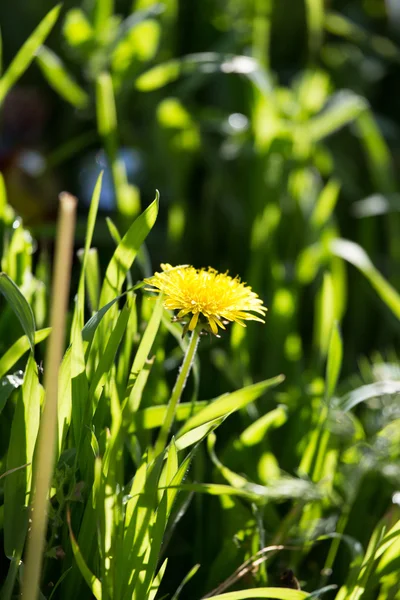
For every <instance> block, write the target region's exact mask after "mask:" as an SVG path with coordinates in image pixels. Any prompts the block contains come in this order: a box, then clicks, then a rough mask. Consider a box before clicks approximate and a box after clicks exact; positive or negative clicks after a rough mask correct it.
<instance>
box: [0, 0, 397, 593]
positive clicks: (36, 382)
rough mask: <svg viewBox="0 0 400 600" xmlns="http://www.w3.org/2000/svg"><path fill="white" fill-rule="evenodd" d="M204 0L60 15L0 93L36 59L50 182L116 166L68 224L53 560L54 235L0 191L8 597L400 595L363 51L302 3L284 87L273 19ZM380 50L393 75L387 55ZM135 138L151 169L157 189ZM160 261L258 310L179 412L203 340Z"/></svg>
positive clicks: (393, 310)
mask: <svg viewBox="0 0 400 600" xmlns="http://www.w3.org/2000/svg"><path fill="white" fill-rule="evenodd" d="M222 5H223V6H222ZM299 6H300V3H299ZM213 8H214V11H215V12H214V13H213V15H208V14H205V13H204V12H203V11H202V10H201V9H200V8H197V9H193V15H190V14H186V11H188V8H187V7H186V6H185V5H184V3H183V4H179V3H178V2H174V1H167V0H165V1H164V2H161V3H159V4H153V3H149V2H146V1H145V0H143V1H138V2H136V3H134V6H133V7H132V9H129V10H128V9H127V11H126V13H125V14H124V16H123V17H121V16H120V15H118V14H117V13H115V6H114V3H113V2H109V1H106V0H97V1H96V2H95V3H94V4H93V9H92V10H91V11H90V10H86V7H84V6H82V7H80V6H78V7H76V8H73V9H70V10H67V9H64V12H63V13H62V16H61V17H60V16H59V12H60V8H59V7H56V8H54V9H53V10H52V11H50V13H48V15H47V16H45V17H44V19H43V21H42V22H41V23H40V24H39V25H38V26H37V28H36V29H35V30H34V31H33V33H32V35H31V36H30V38H29V39H28V41H27V42H26V43H25V44H24V45H23V46H22V48H21V50H20V51H19V52H18V53H17V54H16V57H15V59H14V60H13V61H11V63H10V65H9V66H7V68H6V69H5V71H4V73H3V75H2V77H1V79H0V106H1V102H2V101H3V100H4V98H5V97H6V95H7V93H8V92H9V91H10V90H11V88H12V86H14V85H15V84H16V82H17V81H18V79H19V78H20V77H21V75H22V74H23V73H24V71H25V70H26V69H27V68H28V66H29V64H30V63H31V62H32V60H35V61H36V63H37V65H38V66H39V68H40V71H41V74H42V75H43V76H44V78H45V80H46V81H47V83H48V84H49V85H50V86H51V87H52V88H53V90H55V92H56V94H58V95H59V97H60V98H61V99H62V102H65V104H60V107H61V108H60V110H61V113H60V114H62V115H63V117H65V121H66V122H67V123H68V124H69V127H68V134H67V135H65V139H64V140H63V144H61V145H59V146H58V147H56V148H55V149H54V151H53V153H52V154H50V156H49V157H48V162H47V169H48V171H47V172H48V173H50V171H51V169H52V168H53V167H54V166H57V167H58V168H59V169H60V168H64V169H65V173H69V174H70V175H71V177H72V178H71V187H70V189H71V191H75V190H74V187H76V179H74V177H73V175H72V174H71V173H72V171H71V168H70V167H71V164H74V163H73V162H71V161H73V160H75V161H77V160H78V159H79V158H80V157H82V156H83V155H84V153H85V152H87V151H89V150H90V148H92V147H93V146H94V145H95V147H96V148H103V149H104V150H105V153H106V155H107V164H106V173H104V174H101V173H100V174H99V176H98V179H97V182H96V184H95V185H94V189H93V195H92V200H91V205H90V210H89V213H88V216H87V219H85V223H84V224H83V223H82V222H81V221H79V222H78V230H77V231H78V233H77V239H78V240H82V243H81V244H80V245H82V246H83V247H82V249H81V250H79V249H78V248H75V250H78V254H79V256H80V262H78V261H74V263H73V271H72V284H71V291H70V298H71V301H70V304H69V316H68V324H67V340H68V342H67V345H66V348H65V349H63V358H62V361H61V365H60V367H59V372H58V394H57V400H58V412H57V427H56V431H54V433H55V434H56V443H55V448H54V455H53V454H52V452H53V451H52V444H50V445H49V447H48V456H47V459H49V458H52V459H54V464H55V468H54V473H53V478H52V482H51V484H50V485H49V486H48V526H47V531H46V532H45V533H46V535H45V540H44V544H45V547H44V551H43V553H42V552H41V551H40V546H37V548H35V546H34V545H32V544H33V543H34V542H33V541H32V540H34V537H33V532H34V531H35V527H36V521H35V519H36V518H38V517H37V516H36V515H35V510H33V511H32V506H35V504H32V502H33V498H34V485H35V483H34V482H35V481H37V480H38V474H40V473H42V472H43V463H42V461H44V460H45V459H46V457H44V458H43V452H39V450H38V448H39V444H38V443H37V440H38V436H39V432H40V430H41V429H42V427H43V421H44V418H45V410H46V406H48V404H47V403H48V402H49V401H50V395H49V394H48V390H47V386H46V379H47V377H50V376H52V377H55V376H56V375H57V373H56V371H57V366H56V365H54V366H51V365H50V358H49V357H48V355H47V354H45V353H44V351H43V342H45V341H46V340H47V339H48V337H49V335H50V328H49V327H47V325H48V324H49V314H50V307H51V306H55V300H56V298H54V295H53V296H51V295H50V294H49V290H50V287H49V286H50V283H51V280H52V277H51V276H50V266H49V260H48V256H47V249H46V244H45V243H43V242H42V241H41V238H42V236H43V235H44V230H43V228H42V227H40V226H39V227H36V230H35V233H36V234H37V236H38V238H39V249H38V247H37V245H36V242H35V241H34V239H33V238H32V237H31V235H30V234H29V233H28V231H27V230H26V229H25V228H24V226H23V224H22V223H21V220H20V219H19V218H18V216H17V215H16V214H15V212H14V210H13V208H12V207H11V205H10V204H9V203H8V201H10V202H11V203H13V202H14V200H15V198H13V194H15V188H13V187H12V186H11V185H10V181H11V179H10V171H8V170H7V169H5V171H4V178H3V177H1V178H0V219H1V236H2V258H1V260H2V265H1V269H2V272H3V273H2V274H1V276H0V291H1V292H2V294H3V296H4V302H3V306H2V312H1V314H0V333H1V336H0V354H1V356H0V376H1V386H0V411H1V412H0V427H1V437H0V439H1V442H0V448H1V453H0V461H1V463H0V464H1V473H2V475H1V480H0V492H1V496H0V498H1V511H0V523H1V527H2V538H3V543H4V553H3V556H2V560H1V565H2V572H3V573H4V576H3V578H2V588H1V589H2V591H1V597H2V598H4V599H5V600H8V599H10V598H13V597H17V596H18V595H19V593H20V591H21V590H23V594H24V595H25V597H30V598H33V597H38V598H48V599H49V600H50V598H54V599H55V598H60V599H64V598H65V599H70V598H73V597H78V598H82V599H84V598H92V597H95V598H96V599H97V600H99V599H100V598H102V599H103V600H104V599H107V598H109V599H113V600H119V599H120V600H125V599H127V598H134V599H135V600H139V599H140V600H141V599H143V600H145V599H146V600H147V599H153V598H157V599H158V598H163V597H171V598H174V600H175V599H177V598H178V597H181V598H185V597H187V598H199V599H200V598H203V597H214V598H221V600H222V598H225V599H226V600H228V599H232V600H234V599H237V600H240V599H241V598H281V599H282V600H285V599H287V600H291V599H292V600H297V599H301V598H307V597H314V598H322V597H326V598H335V599H336V600H357V599H361V598H362V599H363V600H375V599H378V600H388V599H392V600H396V599H399V598H400V589H399V585H398V578H399V577H398V576H399V572H400V565H399V558H398V557H399V555H400V552H399V551H400V545H399V544H400V542H399V537H398V533H399V531H400V529H399V527H400V520H399V518H400V515H399V499H398V491H397V490H398V487H399V477H400V471H399V444H398V441H399V434H398V428H399V419H400V413H399V405H398V398H399V392H400V383H399V381H400V377H399V373H400V367H399V361H398V357H397V355H396V353H395V351H394V350H393V346H394V343H395V340H396V339H397V335H398V331H399V318H400V294H399V292H398V291H397V289H398V273H397V271H396V265H397V264H398V262H397V261H398V258H399V243H398V225H399V224H398V215H397V214H396V206H397V204H396V202H397V195H396V194H397V188H398V184H397V178H396V173H395V169H394V167H393V162H392V157H391V152H390V149H389V147H388V144H387V141H386V140H385V138H384V137H383V135H382V133H381V131H380V128H379V127H378V124H377V120H376V119H375V116H374V113H373V111H372V109H371V107H370V103H369V102H368V97H367V95H366V93H364V92H366V91H367V90H363V88H362V86H360V85H359V86H354V88H355V89H341V88H340V86H339V85H338V84H337V83H336V80H337V78H336V77H335V71H334V68H333V66H332V65H333V64H337V63H335V60H337V55H338V52H339V50H340V48H341V44H342V40H343V39H345V40H347V41H349V40H350V43H351V44H353V46H355V45H357V44H359V45H360V46H361V47H362V46H363V44H364V43H366V42H368V36H367V39H366V38H365V36H364V37H363V30H362V29H360V28H357V26H356V25H355V24H352V23H351V21H349V20H348V19H346V18H345V17H344V16H342V15H339V14H338V13H335V12H333V11H332V12H329V11H328V9H326V8H325V7H324V3H322V2H319V1H308V2H306V3H305V5H304V6H303V7H302V14H303V16H304V18H305V24H306V28H307V32H308V38H307V44H306V58H305V59H304V62H303V68H302V69H299V70H298V72H296V73H295V74H293V73H291V74H290V76H289V77H285V78H280V77H279V75H280V73H276V72H274V71H273V70H272V68H271V64H273V53H274V40H276V38H275V37H274V32H276V28H277V25H276V23H277V22H278V23H279V19H280V18H281V12H280V11H281V10H282V4H279V3H277V2H273V1H272V0H271V2H265V3H262V2H256V3H254V6H253V4H251V3H249V2H245V1H244V0H241V1H239V2H232V1H230V2H228V1H227V2H224V3H221V7H219V6H217V3H215V6H213ZM133 9H135V10H133ZM293 10H294V9H293ZM296 10H298V7H297V8H296ZM57 18H58V19H60V20H59V23H62V27H61V31H60V29H59V30H58V31H57V33H56V35H55V36H54V35H53V38H52V39H51V41H50V42H48V43H49V47H47V46H44V45H43V44H44V43H45V40H46V38H47V36H48V34H49V33H50V31H51V29H52V27H53V26H54V25H55V22H56V20H57ZM183 18H185V19H186V21H185V23H186V26H187V27H188V28H189V29H190V32H191V33H192V34H193V40H191V43H190V44H189V43H187V46H188V48H189V50H190V52H189V53H188V54H186V55H183V56H182V55H179V52H178V51H177V47H176V46H177V40H179V39H182V37H183V32H182V31H181V30H180V27H179V26H180V25H181V24H182V22H181V19H183ZM291 22H292V21H290V23H291ZM294 22H295V19H294V16H293V23H294ZM296 22H297V21H296ZM290 23H289V21H288V20H286V21H285V26H286V27H288V26H289V25H290ZM207 31H208V32H209V33H208V36H209V37H208V38H207V33H206V32H207ZM210 31H212V35H211V33H210ZM326 31H327V32H329V35H330V36H335V37H327V36H326ZM224 32H225V33H224ZM60 36H62V39H63V42H62V44H61V43H60V42H59V41H57V39H58V38H59V37H60ZM370 42H371V44H372V46H373V50H374V52H376V54H377V56H378V58H379V60H381V61H392V60H396V57H397V56H398V50H397V48H396V47H395V45H394V44H393V43H392V42H390V41H389V40H386V39H385V38H382V37H379V36H378V39H375V38H374V37H372V38H371V40H370ZM275 43H277V42H276V41H275ZM52 45H54V46H55V49H53V47H50V46H52ZM385 49H386V50H385ZM61 52H63V54H64V56H63V57H62V58H61V57H60V56H59V54H61ZM349 52H350V51H349ZM382 52H383V54H382ZM282 81H286V83H285V84H283V83H282ZM349 85H350V84H349ZM0 110H1V108H0ZM82 123H83V126H82ZM60 130H63V128H62V126H60ZM122 147H128V148H132V147H134V148H135V149H136V151H139V152H140V153H141V156H142V161H143V164H144V165H145V167H144V168H145V169H146V178H147V179H146V183H145V184H144V185H143V184H142V185H140V180H139V179H135V178H133V177H132V176H131V175H130V174H129V169H128V168H127V163H126V161H125V160H124V157H123V153H122V152H121V148H122ZM354 157H356V160H355V159H354ZM75 164H76V163H75ZM107 176H110V178H111V181H112V185H113V189H114V192H115V203H116V219H115V222H113V221H112V220H111V219H110V218H108V219H107V228H108V231H107V236H108V233H109V234H110V235H109V236H108V237H107V240H108V241H107V242H106V244H104V232H105V231H106V229H107V228H106V227H103V228H102V225H104V216H103V215H102V214H100V213H99V207H100V208H101V206H102V205H101V203H102V198H104V193H105V192H104V190H105V183H104V178H105V177H107ZM155 187H157V188H159V189H160V190H161V196H160V197H159V194H158V192H157V193H156V198H155V200H154V201H152V202H151V201H149V196H150V191H149V190H150V189H151V190H153V189H154V188H155ZM151 193H153V192H151ZM7 196H9V197H7ZM356 201H357V202H356ZM349 204H352V205H353V206H352V211H353V212H352V213H351V214H349V211H348V208H347V205H349ZM144 207H146V208H145V209H144ZM379 207H380V208H379ZM382 207H383V208H382ZM393 207H394V209H393ZM378 209H379V211H380V215H379V216H373V215H374V214H375V213H376V211H377V210H378ZM353 215H354V216H353ZM82 226H83V231H84V233H83V234H81V233H80V232H81V231H82ZM382 231H383V232H384V234H383V235H382V236H381V238H382V241H379V233H382ZM59 235H60V234H59V233H57V234H56V238H58V236H59ZM144 244H146V245H144ZM96 245H98V246H99V248H98V249H97V248H96ZM69 258H70V259H71V258H72V255H71V253H69ZM160 261H161V262H166V261H169V262H175V263H176V264H183V263H185V264H186V263H189V262H191V263H196V266H203V265H204V266H207V264H211V265H212V266H214V267H217V268H219V269H220V270H224V269H229V270H230V272H231V273H233V274H234V273H236V272H240V273H241V274H242V275H243V278H244V279H245V280H246V281H247V282H248V283H249V284H250V285H251V286H252V287H253V289H254V290H255V291H256V292H257V293H259V294H260V295H261V296H262V297H263V299H265V302H266V304H267V305H268V307H269V313H268V317H267V324H266V325H265V326H258V325H257V324H250V325H248V327H247V329H243V328H241V327H240V326H239V325H237V324H235V325H233V326H232V327H231V331H230V332H229V333H226V334H224V336H223V339H221V340H219V339H211V338H208V337H203V338H202V339H201V340H200V345H199V348H198V353H197V357H196V359H195V362H194V365H193V370H192V373H191V376H190V379H189V381H188V383H187V386H186V388H185V391H184V392H183V396H182V401H181V403H180V404H178V403H175V400H174V401H173V402H172V403H171V402H170V398H171V395H172V398H173V399H174V392H173V388H174V381H175V379H176V377H177V372H178V367H179V366H180V364H181V362H182V358H183V355H184V354H185V352H186V350H187V347H188V344H189V343H190V342H189V341H188V340H187V338H186V337H183V338H182V326H181V325H180V324H179V323H175V322H171V315H170V314H169V313H168V311H165V310H164V309H163V306H162V299H158V300H157V299H155V298H154V297H152V296H151V295H149V294H148V293H146V292H143V290H142V289H141V288H142V280H143V278H144V277H146V276H149V275H150V274H151V272H152V265H153V266H154V268H157V267H158V262H160ZM64 268H65V269H66V271H67V270H68V269H67V261H66V262H65V264H64ZM53 333H54V332H53ZM46 343H47V344H48V343H49V342H48V341H47V342H46ZM49 347H50V346H49ZM373 351H375V352H373ZM43 356H45V359H44V362H43V371H44V382H45V385H44V387H43V384H42V373H41V370H42V366H41V364H42V363H41V360H42V357H43ZM56 362H57V361H56ZM48 369H49V370H51V372H48ZM175 389H176V388H175ZM174 405H175V409H174V411H173V414H172V412H171V406H174ZM170 429H172V431H171V434H170V435H169V431H170ZM30 536H31V538H30V542H27V540H28V539H29V537H30ZM29 543H30V544H31V547H30V550H31V551H32V552H33V553H34V552H35V549H36V550H37V552H38V556H37V557H36V558H37V559H38V560H37V561H36V563H37V564H36V566H35V567H32V568H31V567H28V565H27V564H26V547H27V544H29ZM27 556H28V561H29V553H28V555H27ZM41 562H43V566H42V568H41V567H40V563H41ZM288 569H290V570H291V571H293V572H294V575H295V577H294V576H293V577H291V576H288V575H287V574H286V576H284V575H283V574H284V572H285V571H287V570H288ZM296 578H297V580H298V582H299V584H297V581H296ZM37 581H39V582H40V584H39V588H37V589H36V583H34V582H37ZM287 582H289V585H291V588H288V587H285V585H286V584H287ZM298 587H301V589H295V588H298ZM232 590H235V591H232Z"/></svg>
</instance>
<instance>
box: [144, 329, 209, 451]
mask: <svg viewBox="0 0 400 600" xmlns="http://www.w3.org/2000/svg"><path fill="white" fill-rule="evenodd" d="M200 331H201V329H200V328H196V329H194V331H193V332H192V335H191V338H190V341H189V344H188V347H187V348H186V353H185V356H184V359H183V363H182V366H181V368H180V370H179V373H178V377H177V379H176V382H175V386H174V389H173V390H172V395H171V398H170V401H169V403H168V408H167V414H166V416H165V421H164V423H163V424H162V427H161V429H160V433H159V434H158V438H157V441H156V446H155V455H156V456H158V455H159V454H161V452H162V451H163V450H164V448H165V446H166V444H167V439H168V434H169V432H170V430H171V427H172V423H173V422H174V417H175V411H176V407H177V405H178V404H179V401H180V399H181V396H182V392H183V390H184V389H185V385H186V381H187V378H188V376H189V373H190V369H191V368H192V365H193V361H194V357H195V354H196V350H197V346H198V343H199V339H200Z"/></svg>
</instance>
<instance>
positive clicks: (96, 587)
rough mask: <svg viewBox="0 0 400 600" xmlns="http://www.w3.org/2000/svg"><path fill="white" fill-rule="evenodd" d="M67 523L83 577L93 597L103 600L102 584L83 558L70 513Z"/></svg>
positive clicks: (68, 513) (73, 549)
mask: <svg viewBox="0 0 400 600" xmlns="http://www.w3.org/2000/svg"><path fill="white" fill-rule="evenodd" d="M67 523H68V529H69V538H70V541H71V547H72V551H73V553H74V557H75V560H76V563H77V565H78V567H79V570H80V572H81V574H82V577H83V578H84V579H85V581H86V583H87V584H88V586H89V588H90V590H91V592H92V594H93V596H94V597H95V598H96V600H102V594H101V582H100V581H99V580H98V579H97V577H95V575H93V573H92V572H91V571H90V569H89V567H88V566H87V564H86V562H85V559H84V558H83V556H82V553H81V550H80V548H79V545H78V542H77V541H76V539H75V536H74V533H73V531H72V527H71V518H70V512H69V511H68V512H67Z"/></svg>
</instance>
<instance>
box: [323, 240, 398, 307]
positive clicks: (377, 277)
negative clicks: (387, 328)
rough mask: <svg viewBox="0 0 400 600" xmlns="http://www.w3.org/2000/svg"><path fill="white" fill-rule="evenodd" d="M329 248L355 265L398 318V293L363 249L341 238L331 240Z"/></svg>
mask: <svg viewBox="0 0 400 600" xmlns="http://www.w3.org/2000/svg"><path fill="white" fill-rule="evenodd" d="M330 249H331V252H332V254H334V255H335V256H339V257H340V258H343V259H344V260H347V261H348V262H349V263H351V264H352V265H354V266H355V267H357V269H359V270H360V271H361V273H362V274H363V275H364V276H365V277H366V278H367V279H368V281H369V282H370V284H371V285H372V287H373V288H374V289H375V291H376V292H377V293H378V295H379V296H380V297H381V299H382V300H383V301H384V302H385V304H386V306H388V308H390V310H391V311H392V312H393V313H394V315H395V316H396V317H397V318H398V319H400V294H399V293H398V292H397V291H396V290H395V289H394V287H392V286H391V284H390V283H389V282H388V281H386V279H385V278H384V277H382V275H381V274H380V273H379V271H378V270H377V269H376V268H375V267H374V265H373V264H372V262H371V260H370V258H369V256H368V255H367V253H366V252H365V250H363V249H362V248H361V246H359V245H358V244H356V243H355V242H350V241H348V240H343V239H335V240H333V241H332V242H331V244H330Z"/></svg>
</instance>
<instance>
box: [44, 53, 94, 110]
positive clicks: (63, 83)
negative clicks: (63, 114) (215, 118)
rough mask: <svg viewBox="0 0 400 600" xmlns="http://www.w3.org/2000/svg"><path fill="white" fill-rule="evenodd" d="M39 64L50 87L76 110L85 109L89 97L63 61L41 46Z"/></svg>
mask: <svg viewBox="0 0 400 600" xmlns="http://www.w3.org/2000/svg"><path fill="white" fill-rule="evenodd" d="M36 62H37V63H38V65H39V67H40V69H41V71H42V73H43V75H44V77H45V78H46V80H47V81H48V83H49V85H50V86H51V87H52V88H53V89H54V90H55V91H56V92H57V93H58V94H59V95H60V96H61V98H63V99H64V100H66V101H67V102H69V103H70V104H72V106H74V107H75V108H85V107H86V106H87V105H88V104H89V96H88V95H87V93H86V92H85V91H84V90H83V89H82V88H81V87H80V85H78V84H77V83H76V81H75V80H74V79H73V78H72V76H71V75H70V74H69V73H68V71H67V70H66V68H65V65H64V64H63V62H62V61H61V59H60V58H59V57H58V56H57V54H55V52H53V51H52V50H50V49H49V48H46V46H41V48H40V49H39V51H38V53H37V55H36Z"/></svg>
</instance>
